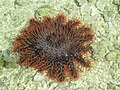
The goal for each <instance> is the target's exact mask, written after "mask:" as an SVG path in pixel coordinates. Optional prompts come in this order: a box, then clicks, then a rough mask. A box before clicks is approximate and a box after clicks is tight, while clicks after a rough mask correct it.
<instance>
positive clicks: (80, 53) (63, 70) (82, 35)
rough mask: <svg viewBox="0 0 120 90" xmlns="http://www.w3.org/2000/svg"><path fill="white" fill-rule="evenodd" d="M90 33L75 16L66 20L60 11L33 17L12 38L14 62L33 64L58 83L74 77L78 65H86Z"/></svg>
mask: <svg viewBox="0 0 120 90" xmlns="http://www.w3.org/2000/svg"><path fill="white" fill-rule="evenodd" d="M93 41H94V33H93V31H92V30H91V28H89V27H86V26H85V25H83V24H82V22H81V21H79V20H78V19H67V18H66V16H64V14H58V15H57V16H56V17H49V16H45V17H43V18H42V19H36V18H33V19H31V20H30V21H29V25H28V26H27V27H26V28H25V29H24V30H23V31H22V32H21V33H20V34H19V35H18V36H17V37H16V38H15V40H14V42H13V52H15V53H17V54H18V55H19V56H20V60H18V61H17V64H19V65H22V66H27V67H33V68H35V69H37V71H38V72H43V71H46V73H47V76H48V77H50V78H52V79H56V80H57V81H59V82H62V81H65V78H66V77H70V78H71V79H75V78H77V77H78V75H79V72H80V70H79V68H77V66H81V67H84V68H90V67H91V62H90V61H89V59H87V58H86V57H89V56H88V52H89V53H90V52H91V51H92V47H91V43H93Z"/></svg>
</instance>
